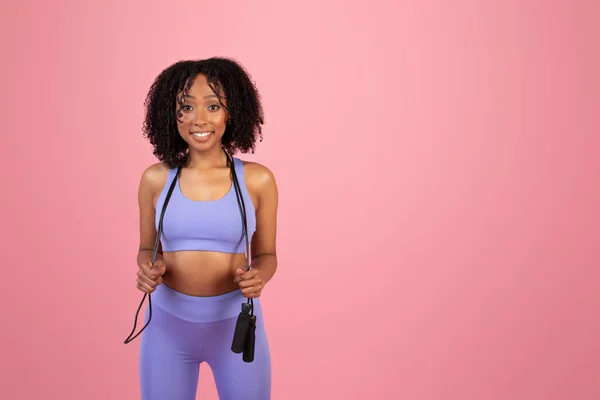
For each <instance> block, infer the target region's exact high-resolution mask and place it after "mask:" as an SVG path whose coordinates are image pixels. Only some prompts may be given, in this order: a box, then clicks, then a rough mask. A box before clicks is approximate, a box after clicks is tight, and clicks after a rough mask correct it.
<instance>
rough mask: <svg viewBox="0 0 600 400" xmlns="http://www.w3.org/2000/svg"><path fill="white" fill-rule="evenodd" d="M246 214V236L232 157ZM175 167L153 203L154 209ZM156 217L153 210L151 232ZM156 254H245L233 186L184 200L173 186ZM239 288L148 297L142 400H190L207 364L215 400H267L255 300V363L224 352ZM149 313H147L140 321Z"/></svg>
mask: <svg viewBox="0 0 600 400" xmlns="http://www.w3.org/2000/svg"><path fill="white" fill-rule="evenodd" d="M233 161H234V166H235V171H236V174H237V176H238V181H239V185H240V189H241V192H242V196H243V199H244V203H245V207H246V215H247V226H248V238H249V239H250V238H251V237H252V234H253V233H254V232H255V230H256V214H255V209H254V206H253V203H252V200H251V199H250V196H249V194H248V189H247V187H246V184H245V180H244V167H243V165H242V161H241V160H240V159H238V158H235V157H233ZM176 173H177V169H176V168H175V169H172V170H170V171H169V176H168V179H167V184H166V185H165V187H164V188H163V190H162V192H161V194H160V196H159V198H158V202H157V205H156V209H157V210H161V209H162V206H163V203H164V201H165V197H166V195H167V191H168V188H169V186H170V184H171V183H172V182H173V179H175V177H176ZM159 218H160V213H158V212H157V213H156V226H157V230H158V223H159ZM162 229H163V233H162V236H161V244H162V248H163V251H183V250H207V251H219V252H226V253H244V251H245V248H246V247H245V246H246V243H245V236H244V234H243V229H242V220H241V217H240V211H239V206H238V201H237V197H236V192H235V189H234V185H233V183H232V185H231V189H230V190H229V192H227V194H226V195H225V196H224V197H222V198H221V199H218V200H215V201H208V202H203V201H194V200H190V199H188V198H186V197H185V196H184V195H183V194H182V192H181V188H180V186H179V182H176V184H175V187H174V189H173V192H172V194H171V197H170V199H169V202H168V205H167V209H166V211H165V214H164V219H163V228H162ZM246 301H247V299H246V298H245V297H243V296H242V294H241V291H240V290H239V289H237V290H235V291H233V292H230V293H226V294H223V295H218V296H209V297H200V296H189V295H186V294H183V293H180V292H177V291H175V290H174V289H172V288H170V287H168V286H166V285H165V284H164V283H163V284H161V285H158V286H157V288H156V290H155V291H154V292H153V293H152V321H151V323H150V324H149V325H148V326H147V328H146V329H145V331H144V332H143V334H142V339H141V344H140V346H141V347H140V382H141V392H142V400H188V399H189V400H194V399H195V398H196V388H197V384H198V377H199V375H198V374H199V368H200V364H201V363H202V362H206V363H207V364H208V365H209V366H210V368H211V370H212V372H213V375H214V378H215V384H216V387H217V391H218V394H219V399H220V400H242V399H243V400H270V398H271V394H270V393H271V360H270V354H269V346H268V342H267V336H266V333H265V329H264V324H263V314H262V309H261V306H260V300H259V299H258V298H256V299H254V300H253V302H254V315H256V318H257V320H256V344H255V353H254V361H253V362H250V363H246V362H244V361H243V360H242V356H241V354H236V353H234V352H233V351H232V350H231V344H232V339H233V334H234V331H235V325H236V321H237V317H238V315H239V313H240V311H241V307H242V303H245V302H246ZM148 317H149V310H148V309H147V310H146V316H145V319H146V321H147V320H148Z"/></svg>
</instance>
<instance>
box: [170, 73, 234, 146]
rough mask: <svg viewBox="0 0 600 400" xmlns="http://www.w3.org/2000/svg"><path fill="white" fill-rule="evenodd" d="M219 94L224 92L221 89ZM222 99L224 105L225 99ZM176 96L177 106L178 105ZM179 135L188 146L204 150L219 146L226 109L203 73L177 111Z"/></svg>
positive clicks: (196, 78)
mask: <svg viewBox="0 0 600 400" xmlns="http://www.w3.org/2000/svg"><path fill="white" fill-rule="evenodd" d="M221 95H222V96H224V94H223V93H222V92H221ZM223 103H224V104H225V105H227V103H226V101H225V99H223ZM180 107H181V106H180V105H179V103H177V100H176V110H179V109H180ZM176 118H177V120H178V121H177V129H178V130H179V135H180V136H181V137H182V138H183V140H185V142H186V143H187V144H188V145H189V147H190V150H196V151H200V152H205V151H207V150H210V149H213V148H214V147H215V146H218V147H220V146H221V139H222V137H223V134H224V133H225V127H226V124H227V111H226V110H225V108H224V107H223V106H222V105H221V103H220V102H219V98H218V97H217V95H216V94H215V93H214V92H213V90H212V89H211V88H210V86H209V85H208V82H207V80H206V77H205V76H204V75H197V76H196V77H195V78H194V80H193V82H192V85H191V87H190V89H189V90H188V92H187V94H186V96H185V98H184V99H183V107H182V108H181V114H179V115H176Z"/></svg>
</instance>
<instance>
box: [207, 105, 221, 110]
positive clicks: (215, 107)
mask: <svg viewBox="0 0 600 400" xmlns="http://www.w3.org/2000/svg"><path fill="white" fill-rule="evenodd" d="M219 108H221V107H219V106H218V105H217V104H212V105H210V106H208V109H209V110H211V111H217V110H218V109H219Z"/></svg>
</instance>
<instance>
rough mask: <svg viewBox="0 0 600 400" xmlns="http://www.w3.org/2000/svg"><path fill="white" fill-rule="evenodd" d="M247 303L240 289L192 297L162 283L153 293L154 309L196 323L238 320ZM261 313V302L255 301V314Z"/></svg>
mask: <svg viewBox="0 0 600 400" xmlns="http://www.w3.org/2000/svg"><path fill="white" fill-rule="evenodd" d="M246 302H247V299H246V298H245V297H244V296H243V295H242V293H241V291H240V290H239V289H236V290H234V291H232V292H228V293H225V294H221V295H218V296H190V295H187V294H184V293H181V292H178V291H176V290H175V289H173V288H171V287H169V286H168V285H166V284H165V283H162V284H160V285H158V286H157V288H156V290H155V291H154V292H153V293H152V306H153V307H155V306H156V307H160V308H161V309H163V310H164V311H166V312H168V313H169V314H171V315H174V316H175V317H177V318H179V319H182V320H185V321H189V322H195V323H208V322H216V321H222V320H226V319H230V318H236V317H237V316H238V314H239V313H240V311H241V310H242V304H243V303H246ZM260 313H261V309H260V301H258V299H254V314H256V315H257V316H258V315H259V314H260Z"/></svg>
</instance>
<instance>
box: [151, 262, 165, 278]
mask: <svg viewBox="0 0 600 400" xmlns="http://www.w3.org/2000/svg"><path fill="white" fill-rule="evenodd" d="M150 270H151V271H152V272H153V273H154V274H155V275H162V274H164V273H165V271H166V270H167V266H166V265H165V263H164V262H162V261H157V262H156V263H154V265H153V266H152V268H151V269H150Z"/></svg>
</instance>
